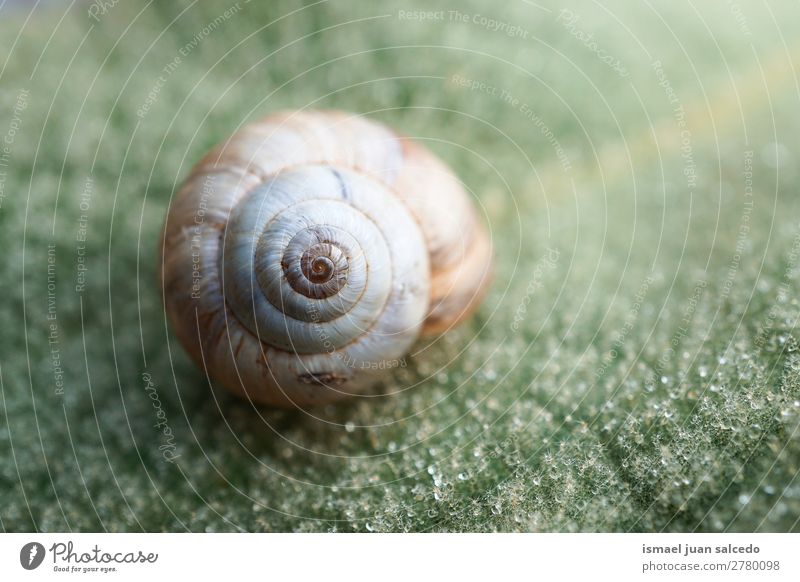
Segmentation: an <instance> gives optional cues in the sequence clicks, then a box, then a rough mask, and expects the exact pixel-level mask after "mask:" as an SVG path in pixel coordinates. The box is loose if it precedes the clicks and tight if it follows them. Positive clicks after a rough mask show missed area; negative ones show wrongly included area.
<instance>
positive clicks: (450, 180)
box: [159, 111, 491, 406]
mask: <svg viewBox="0 0 800 582" xmlns="http://www.w3.org/2000/svg"><path fill="white" fill-rule="evenodd" d="M490 263H491V247H490V242H489V237H488V235H487V232H486V229H485V227H484V226H483V224H482V223H481V222H480V221H479V220H478V219H477V216H476V214H475V210H474V208H473V206H472V203H471V201H470V200H469V198H468V196H467V195H466V193H465V192H464V189H463V188H462V186H461V184H460V183H459V182H458V180H457V179H456V178H455V177H454V176H453V174H452V173H451V172H450V171H449V170H448V169H447V167H446V166H445V165H444V164H443V163H442V162H441V161H440V160H439V159H438V158H436V157H435V156H434V155H433V154H431V153H430V152H429V151H428V150H426V149H425V148H423V147H422V146H420V145H418V144H416V143H414V142H413V141H411V140H409V139H407V138H403V137H401V136H399V135H398V134H396V133H395V132H393V131H392V130H391V129H389V128H387V127H385V126H383V125H381V124H378V123H375V122H372V121H368V120H365V119H363V118H360V117H357V116H352V115H349V114H346V113H342V112H331V111H312V112H296V111H294V112H293V111H287V112H283V113H278V114H274V115H271V116H269V117H267V118H266V119H263V120H261V121H260V122H257V123H254V124H252V125H249V126H246V127H244V128H243V129H241V130H239V131H238V132H236V133H235V134H234V135H233V136H231V137H230V138H229V139H228V140H227V141H225V142H224V143H222V144H220V145H219V146H217V147H216V148H215V149H214V150H212V151H211V152H210V153H209V154H208V155H206V156H205V157H204V158H203V159H202V160H201V161H200V162H199V163H198V164H197V166H195V168H194V169H193V170H192V172H191V174H190V176H189V177H188V179H187V180H186V182H185V183H184V185H183V186H182V188H181V189H180V191H179V193H178V194H177V196H176V197H175V198H174V199H173V200H172V203H171V205H170V209H169V212H168V214H167V219H166V223H165V226H164V234H163V241H162V248H161V261H160V273H159V275H160V281H161V285H162V291H163V297H164V304H165V308H166V311H167V313H168V315H169V318H170V320H171V323H172V325H173V327H174V329H175V332H176V334H177V336H178V338H179V339H180V341H181V343H182V344H183V345H184V347H185V348H186V349H187V351H188V352H189V354H190V355H191V356H192V358H193V359H194V360H195V362H197V364H198V365H199V366H201V368H202V369H203V370H204V371H205V372H206V373H207V374H208V376H210V377H211V378H212V379H214V380H216V381H218V382H220V383H221V384H223V385H225V386H226V387H227V388H228V389H230V390H232V391H233V392H234V393H237V394H239V395H241V396H244V397H247V398H250V399H252V400H253V401H255V402H259V403H265V404H271V405H276V406H309V405H313V404H319V403H323V402H329V401H332V400H335V399H337V398H339V397H342V396H346V395H352V394H357V393H359V392H362V391H363V390H364V389H365V388H367V387H368V386H369V385H370V384H372V383H374V381H375V380H376V376H377V375H378V374H379V373H380V371H382V370H384V369H386V368H391V367H392V365H393V364H395V363H396V362H397V361H398V360H399V359H400V358H402V357H403V356H404V355H405V354H406V353H407V352H408V350H409V349H410V347H411V345H412V344H413V343H414V341H415V340H416V339H417V338H418V337H419V335H420V334H421V333H425V334H434V333H441V332H443V331H445V330H447V329H448V328H450V327H451V326H453V325H455V324H456V323H458V322H459V321H461V320H462V319H463V318H465V317H466V316H467V315H468V314H469V313H470V312H471V311H472V310H473V309H474V308H475V307H476V305H477V304H478V303H479V301H480V299H481V297H482V295H483V293H484V291H485V289H486V287H487V285H488V282H489V279H490V277H489V271H490Z"/></svg>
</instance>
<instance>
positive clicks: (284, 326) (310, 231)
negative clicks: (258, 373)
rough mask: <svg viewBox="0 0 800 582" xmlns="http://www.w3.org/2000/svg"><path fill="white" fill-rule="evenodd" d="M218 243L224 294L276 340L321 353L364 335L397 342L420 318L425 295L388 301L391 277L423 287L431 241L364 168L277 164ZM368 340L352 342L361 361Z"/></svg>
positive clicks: (242, 317) (262, 335)
mask: <svg viewBox="0 0 800 582" xmlns="http://www.w3.org/2000/svg"><path fill="white" fill-rule="evenodd" d="M222 246H223V250H222V275H223V289H224V292H225V300H226V302H227V303H228V305H229V306H230V307H231V309H232V310H233V312H234V314H235V315H236V317H237V318H238V319H239V321H241V322H242V323H243V324H244V325H245V327H247V328H248V329H249V330H250V331H251V332H252V333H254V334H256V336H257V337H258V338H259V339H260V340H261V341H262V342H264V343H266V344H268V345H270V346H272V347H275V348H280V349H283V350H287V351H291V352H296V353H298V354H322V353H325V352H332V351H333V350H338V349H340V348H343V347H345V346H347V345H348V344H351V343H353V342H356V341H358V340H359V338H364V337H366V336H367V334H371V335H380V336H383V338H385V340H388V341H396V337H391V336H397V335H400V334H403V333H405V332H406V329H404V328H408V330H410V331H411V332H412V333H415V332H416V331H417V330H418V328H419V327H420V326H421V325H422V322H423V320H424V319H425V314H426V312H427V300H423V301H422V302H421V304H420V303H419V302H417V303H415V304H414V305H411V304H409V303H405V304H404V305H403V309H397V308H393V309H389V310H387V309H386V307H387V303H388V301H389V296H390V294H391V292H392V287H393V285H394V280H395V277H399V278H400V279H401V280H405V281H416V285H417V287H420V286H422V287H424V293H423V294H424V295H425V296H427V294H428V285H427V273H428V260H427V250H426V247H425V241H424V239H423V238H422V236H421V233H420V232H419V229H418V227H417V226H416V224H415V223H414V222H413V219H412V218H411V215H410V214H409V213H408V211H407V210H406V209H405V208H404V207H403V205H402V203H401V202H400V201H399V200H398V199H397V198H396V197H395V196H394V195H393V194H392V193H391V192H390V191H389V190H388V189H386V187H385V186H383V184H382V183H380V182H377V181H375V180H372V179H370V178H368V177H366V176H364V175H359V174H357V173H354V172H351V171H350V170H347V169H344V168H337V167H334V166H321V165H313V166H305V167H300V168H296V169H292V170H288V171H286V172H282V173H280V174H278V175H277V176H275V177H274V178H272V179H271V180H268V181H267V182H265V183H264V184H262V185H261V186H259V187H257V188H254V189H253V190H252V191H251V192H250V193H249V194H248V195H247V196H246V197H245V198H244V199H243V200H242V201H241V202H240V203H239V204H237V205H236V207H235V208H234V209H233V212H232V213H231V217H230V220H229V222H228V227H227V229H226V232H225V234H224V238H223V245H222ZM420 291H421V292H422V289H420ZM387 318H388V319H390V320H389V321H383V319H387ZM323 327H324V329H323ZM371 343H372V346H371V349H370V350H369V352H368V353H364V352H362V351H356V350H353V352H354V353H353V354H352V355H353V357H357V361H356V362H355V363H356V364H357V365H359V366H361V365H363V363H364V362H365V361H371V360H372V359H373V358H380V357H381V356H380V353H376V351H375V350H376V348H378V347H379V345H378V344H379V343H382V342H381V341H380V338H377V337H373V338H371ZM380 347H382V346H380Z"/></svg>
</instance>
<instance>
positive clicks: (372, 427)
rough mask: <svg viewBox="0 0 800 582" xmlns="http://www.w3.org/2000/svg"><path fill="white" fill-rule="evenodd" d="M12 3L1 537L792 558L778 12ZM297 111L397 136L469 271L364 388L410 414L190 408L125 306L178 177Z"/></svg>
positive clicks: (182, 380) (785, 31) (174, 372)
mask: <svg viewBox="0 0 800 582" xmlns="http://www.w3.org/2000/svg"><path fill="white" fill-rule="evenodd" d="M31 6H32V4H20V3H16V4H12V5H5V6H3V7H2V8H0V140H2V142H0V246H2V248H3V249H4V254H3V260H2V261H0V269H1V271H0V285H1V286H2V287H1V289H2V296H3V307H2V308H0V329H1V330H2V332H0V396H1V398H0V407H1V408H0V527H2V529H3V530H5V531H21V530H41V531H61V530H72V531H92V530H109V531H142V530H145V531H162V530H166V531H183V530H191V531H239V530H247V531H286V530H292V531H476V530H477V531H487V530H488V531H492V530H503V531H506V530H526V531H527V530H534V531H596V530H601V531H662V530H666V531H798V530H800V524H799V523H798V516H800V482H798V477H797V475H798V471H799V470H800V439H798V419H800V354H799V353H798V342H797V331H796V329H795V327H796V323H797V318H798V316H799V315H800V305H799V304H798V297H797V295H798V285H800V270H798V264H797V263H798V259H800V238H798V237H800V228H799V222H800V221H799V220H798V196H797V190H798V185H800V173H798V164H797V160H798V151H800V140H798V135H799V134H800V116H798V114H797V112H798V110H799V109H798V104H799V100H800V82H799V81H798V77H797V72H798V71H797V68H796V66H795V63H797V62H798V59H797V57H798V55H799V54H800V41H798V36H797V35H798V32H800V8H798V5H797V3H795V2H788V1H787V2H768V3H767V2H756V3H745V2H741V3H736V2H731V1H729V2H717V3H701V4H696V3H691V2H686V1H683V0H678V1H676V2H670V3H665V2H662V3H650V2H642V3H639V2H636V3H633V2H625V1H622V0H613V1H604V2H602V3H599V2H589V1H582V2H567V3H566V4H565V3H556V2H550V1H542V2H528V1H522V0H515V1H513V2H509V3H502V4H501V3H492V2H464V1H459V2H455V1H454V0H452V1H449V2H441V3H437V4H435V5H431V4H430V3H426V2H422V1H421V0H418V1H417V0H413V1H409V0H403V1H401V2H396V1H390V2H380V3H372V2H370V3H367V2H356V1H355V0H343V1H330V2H324V1H323V2H316V3H313V4H311V3H299V2H286V1H276V2H273V1H270V2H246V1H245V0H240V1H239V2H226V1H214V2H202V3H201V2H187V1H180V2H159V3H156V2H144V1H136V2H129V1H126V2H119V3H116V4H115V3H113V2H102V1H98V2H95V3H94V4H91V3H86V2H80V3H76V2H72V3H67V2H63V3H62V2H48V3H46V4H44V5H42V6H39V7H37V8H36V9H32V8H31ZM418 11H428V12H429V13H428V14H425V15H421V14H418V13H417V12H418ZM431 11H441V12H435V13H433V14H430V12H431ZM423 16H425V18H423ZM301 107H326V108H341V109H345V110H349V111H353V112H357V113H360V114H363V115H366V116H368V117H370V118H373V119H376V120H380V121H383V122H386V123H388V124H390V125H392V126H393V127H395V128H397V129H399V130H400V131H402V132H404V133H405V134H407V135H411V136H415V137H417V138H419V139H420V140H422V141H423V142H424V143H425V144H426V145H428V146H429V147H431V148H432V149H433V150H434V151H435V152H436V153H438V154H439V155H440V156H442V157H443V158H444V159H445V160H447V161H448V162H449V163H450V164H451V165H452V166H453V168H454V169H455V170H456V172H457V173H458V174H459V176H460V177H461V178H462V179H463V180H464V182H465V183H466V184H467V186H468V187H469V189H470V191H471V193H472V194H473V195H474V197H475V200H476V203H477V204H479V205H480V208H481V212H482V214H483V216H484V218H485V220H486V222H487V224H488V225H489V226H490V228H491V232H492V234H493V240H494V245H495V253H496V280H495V283H494V286H493V289H492V291H491V293H490V295H489V297H488V299H487V300H486V302H485V304H484V305H483V307H482V308H481V310H480V312H479V314H478V315H477V316H476V317H475V318H474V319H473V320H471V321H470V322H469V323H467V324H466V325H464V326H462V327H460V328H459V329H458V330H457V331H454V332H452V333H449V334H447V335H446V336H444V337H442V338H440V339H438V340H435V341H432V342H429V343H428V344H424V345H420V346H419V347H418V348H417V350H416V351H415V354H413V355H412V356H411V357H410V358H409V366H408V367H407V368H404V369H400V370H397V371H396V372H395V373H394V375H393V376H391V377H389V378H388V379H387V382H386V384H385V386H383V388H382V389H381V390H382V391H383V392H386V393H389V392H393V393H394V392H397V390H398V387H412V386H413V388H409V389H407V390H401V391H400V393H399V394H387V395H385V396H382V397H379V398H366V399H358V400H354V401H352V402H350V403H347V404H342V405H337V406H331V407H328V408H324V409H321V410H315V411H313V413H312V414H308V413H303V412H281V411H273V410H267V409H256V408H253V407H252V406H251V405H249V404H248V403H247V402H243V401H240V400H237V399H235V398H233V397H232V396H229V395H228V394H227V393H226V392H225V391H224V390H221V389H219V388H217V387H211V386H209V384H208V382H207V381H206V379H205V377H204V375H203V374H202V372H201V371H199V370H198V369H196V368H195V367H194V365H193V364H192V363H191V362H190V361H189V359H188V357H187V356H186V355H185V354H184V353H183V351H182V350H181V348H180V346H179V345H178V344H177V342H176V341H175V339H174V338H173V337H172V336H171V334H170V332H169V330H168V328H167V326H166V324H165V318H164V313H163V310H162V308H161V302H160V295H159V290H158V288H157V285H156V282H155V272H156V258H155V257H156V245H157V238H158V235H159V231H160V229H161V226H162V223H163V217H164V214H165V211H166V208H167V205H168V204H169V200H170V197H171V196H172V195H173V193H174V191H175V189H176V187H177V186H178V185H179V184H180V182H181V181H182V180H183V179H184V178H185V177H186V175H187V173H188V171H189V168H190V167H191V165H192V164H193V163H194V162H195V161H196V160H197V159H198V158H199V157H200V156H201V155H202V154H203V153H204V152H205V151H206V150H208V149H209V148H210V147H211V146H212V145H213V144H215V143H216V142H218V141H220V140H221V139H223V138H225V137H226V136H227V135H228V134H229V133H230V132H231V131H232V130H233V129H235V128H236V127H237V126H239V124H242V123H246V122H247V121H251V120H254V119H256V118H258V117H260V116H262V115H264V114H266V113H269V112H271V111H274V110H277V109H281V108H301ZM154 392H155V393H156V394H157V396H158V401H157V402H158V406H159V409H160V410H161V417H159V416H158V414H159V410H158V409H156V408H155V407H154V401H153V400H152V399H151V395H152V394H153V393H154ZM159 418H161V420H159ZM159 422H161V423H162V424H161V425H160V426H159V424H158V423H159ZM164 422H166V425H168V426H169V430H170V431H171V432H172V439H171V440H169V439H166V438H165V435H164V430H163V429H164V426H165V424H164ZM166 450H169V451H171V454H172V455H173V457H174V461H173V462H167V461H165V457H164V452H165V451H166Z"/></svg>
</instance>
